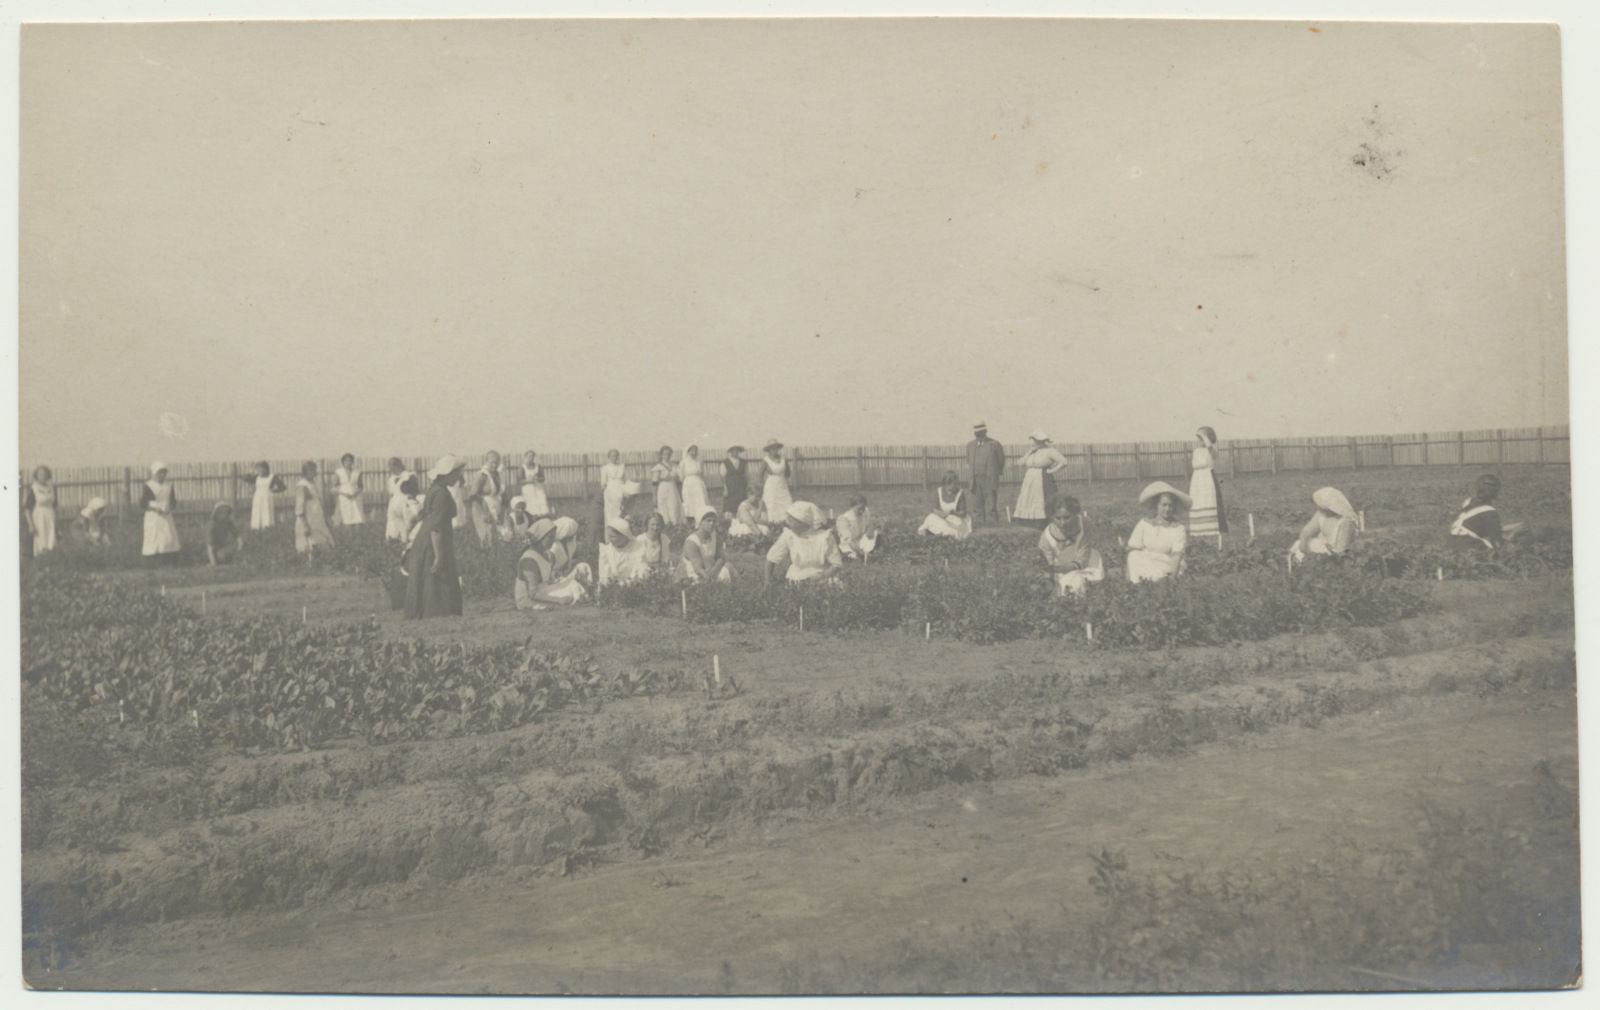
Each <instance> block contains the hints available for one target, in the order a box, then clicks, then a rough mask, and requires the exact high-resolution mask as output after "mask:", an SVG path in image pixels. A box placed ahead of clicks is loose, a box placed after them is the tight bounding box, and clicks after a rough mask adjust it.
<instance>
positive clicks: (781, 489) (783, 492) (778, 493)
mask: <svg viewBox="0 0 1600 1010" xmlns="http://www.w3.org/2000/svg"><path fill="white" fill-rule="evenodd" d="M761 451H762V455H761V467H760V469H759V471H758V473H757V476H759V477H760V480H759V481H757V483H758V485H759V486H760V488H761V504H762V505H763V506H765V507H766V510H767V516H768V517H769V518H771V519H774V520H776V519H777V518H778V517H779V516H783V515H788V513H789V506H790V505H793V504H794V496H793V495H791V494H790V493H789V476H790V473H791V467H790V465H789V461H788V460H787V459H785V458H784V456H783V443H782V442H780V441H778V440H777V439H775V438H769V439H767V444H766V445H765V446H762V450H761Z"/></svg>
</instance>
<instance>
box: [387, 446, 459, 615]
mask: <svg viewBox="0 0 1600 1010" xmlns="http://www.w3.org/2000/svg"><path fill="white" fill-rule="evenodd" d="M465 466H466V464H464V463H461V462H458V461H457V460H456V458H455V457H454V456H450V455H445V456H443V457H441V458H440V459H439V461H438V462H437V463H435V464H434V468H433V483H432V484H430V485H429V486H428V494H427V496H426V497H425V498H424V499H423V501H422V513H421V514H420V515H419V516H418V522H419V525H418V526H417V536H416V540H415V541H413V542H412V546H411V550H410V551H408V552H407V554H406V560H405V564H404V566H403V567H402V568H401V571H403V572H405V574H406V605H405V613H406V617H407V618H411V619H418V618H423V617H451V616H460V614H461V576H460V574H459V573H458V572H457V571H456V549H455V539H454V536H455V524H454V521H455V517H456V500H455V496H454V495H452V494H451V493H450V489H451V488H452V487H453V486H454V485H456V484H459V483H461V471H462V470H463V469H465Z"/></svg>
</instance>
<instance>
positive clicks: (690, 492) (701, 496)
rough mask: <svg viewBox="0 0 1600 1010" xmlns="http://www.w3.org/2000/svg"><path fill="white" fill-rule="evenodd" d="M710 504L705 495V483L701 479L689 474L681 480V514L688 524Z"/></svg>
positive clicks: (708, 497) (709, 499) (708, 498)
mask: <svg viewBox="0 0 1600 1010" xmlns="http://www.w3.org/2000/svg"><path fill="white" fill-rule="evenodd" d="M710 504H711V496H710V495H708V494H707V493H706V482H705V480H704V479H703V478H701V477H699V476H697V475H695V474H690V475H689V476H687V477H685V478H683V514H684V515H685V516H687V517H688V518H689V521H690V522H693V521H694V517H695V516H697V515H699V514H700V510H701V509H703V508H705V507H706V506H707V505H710Z"/></svg>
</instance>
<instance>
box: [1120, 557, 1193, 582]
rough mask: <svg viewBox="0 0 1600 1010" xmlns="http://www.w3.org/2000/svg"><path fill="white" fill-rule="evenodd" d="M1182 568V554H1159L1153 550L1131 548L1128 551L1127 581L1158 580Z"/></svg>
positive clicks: (1174, 573)
mask: <svg viewBox="0 0 1600 1010" xmlns="http://www.w3.org/2000/svg"><path fill="white" fill-rule="evenodd" d="M1182 570H1183V555H1182V554H1159V553H1157V552H1155V551H1145V550H1132V551H1129V552H1128V581H1129V582H1160V581H1161V580H1162V579H1164V578H1166V577H1167V576H1169V575H1176V574H1178V573H1179V572H1180V571H1182Z"/></svg>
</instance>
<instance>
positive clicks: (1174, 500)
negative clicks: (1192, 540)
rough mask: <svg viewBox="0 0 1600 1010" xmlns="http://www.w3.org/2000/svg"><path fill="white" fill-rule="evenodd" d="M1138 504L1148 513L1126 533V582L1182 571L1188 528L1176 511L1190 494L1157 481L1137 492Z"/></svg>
mask: <svg viewBox="0 0 1600 1010" xmlns="http://www.w3.org/2000/svg"><path fill="white" fill-rule="evenodd" d="M1139 504H1140V505H1143V506H1145V507H1146V508H1147V509H1149V510H1150V515H1149V517H1148V518H1145V519H1140V520H1139V523H1138V525H1137V526H1135V527H1134V528H1133V532H1132V533H1130V534H1128V581H1129V582H1159V581H1161V580H1162V579H1164V578H1167V577H1168V576H1171V575H1178V574H1180V573H1182V571H1183V550H1184V548H1185V547H1187V546H1188V544H1189V529H1188V527H1187V526H1185V525H1184V524H1183V522H1182V521H1181V520H1180V519H1179V518H1178V513H1179V511H1180V510H1182V509H1187V508H1188V507H1189V496H1188V495H1186V494H1184V493H1183V492H1182V491H1179V490H1178V489H1177V488H1175V487H1173V486H1172V485H1171V484H1168V483H1167V482H1166V481H1163V480H1158V481H1156V482H1155V483H1154V484H1151V485H1150V486H1149V487H1147V488H1145V489H1144V490H1143V491H1141V492H1140V493H1139Z"/></svg>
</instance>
